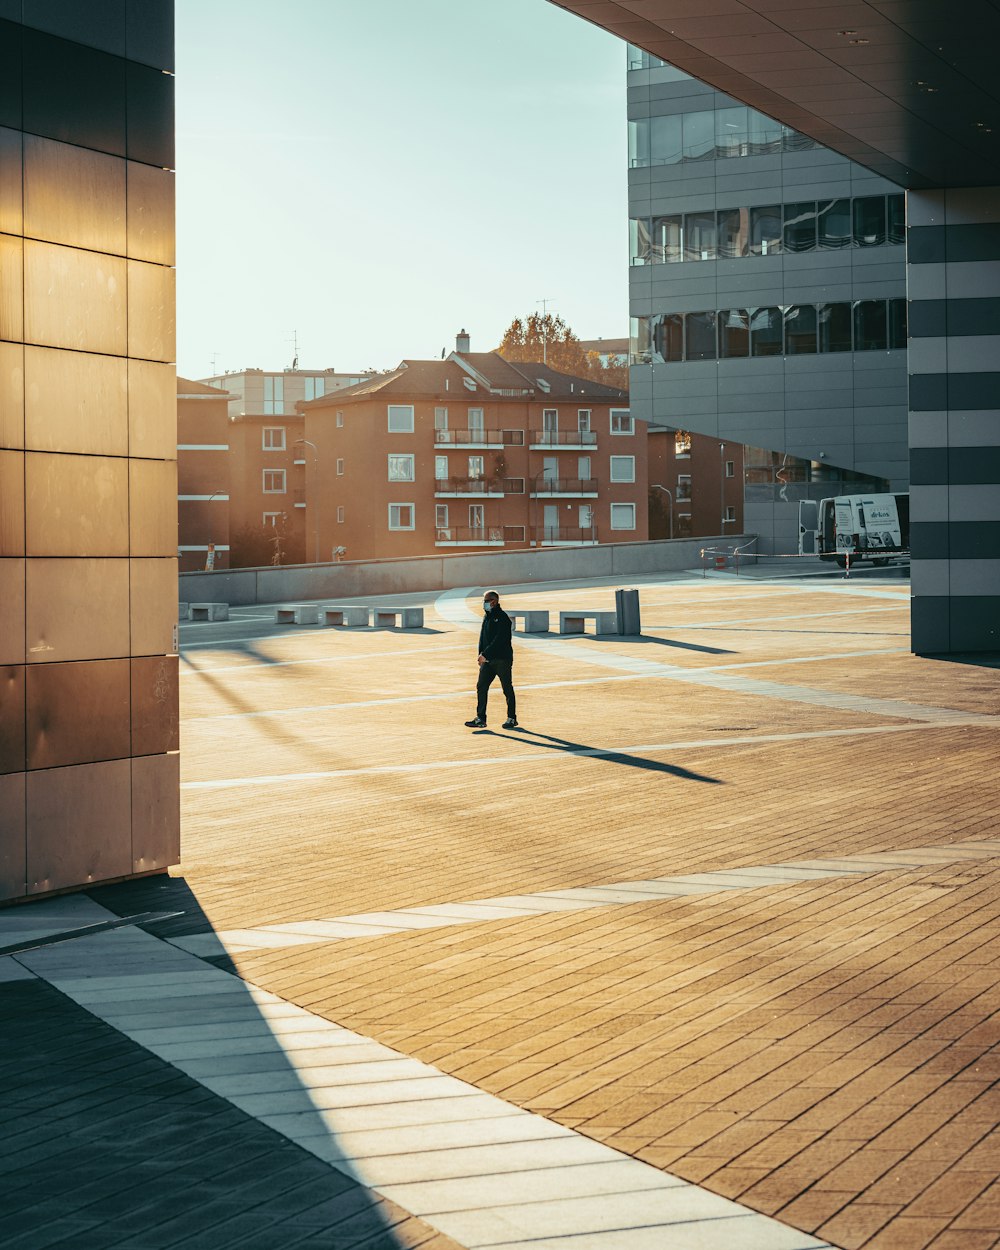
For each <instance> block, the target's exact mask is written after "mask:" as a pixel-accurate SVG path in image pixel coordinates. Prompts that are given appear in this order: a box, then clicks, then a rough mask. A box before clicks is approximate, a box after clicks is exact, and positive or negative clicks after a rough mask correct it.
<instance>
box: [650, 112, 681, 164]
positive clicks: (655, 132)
mask: <svg viewBox="0 0 1000 1250" xmlns="http://www.w3.org/2000/svg"><path fill="white" fill-rule="evenodd" d="M681 129H682V126H681V117H680V115H679V114H678V115H675V116H674V117H651V118H650V119H649V159H650V163H651V164H653V165H674V164H676V163H677V162H678V161H679V160H680V159H681Z"/></svg>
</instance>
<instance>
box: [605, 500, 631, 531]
mask: <svg viewBox="0 0 1000 1250" xmlns="http://www.w3.org/2000/svg"><path fill="white" fill-rule="evenodd" d="M611 528H612V529H613V530H634V529H635V504H634V503H613V504H612V505H611Z"/></svg>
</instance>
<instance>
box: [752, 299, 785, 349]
mask: <svg viewBox="0 0 1000 1250" xmlns="http://www.w3.org/2000/svg"><path fill="white" fill-rule="evenodd" d="M781 338H782V320H781V309H780V308H754V309H751V311H750V355H751V356H780V355H781Z"/></svg>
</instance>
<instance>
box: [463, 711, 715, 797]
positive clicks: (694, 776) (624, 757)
mask: <svg viewBox="0 0 1000 1250" xmlns="http://www.w3.org/2000/svg"><path fill="white" fill-rule="evenodd" d="M475 732H476V733H478V734H490V735H492V736H493V737H494V738H506V739H507V740H508V741H510V742H519V743H521V744H522V745H523V746H540V747H545V748H546V750H549V751H561V752H562V753H563V754H564V755H579V756H584V757H590V758H592V759H602V760H608V761H609V763H612V764H624V765H626V766H627V767H628V768H642V769H645V770H646V771H647V772H652V773H669V774H670V775H671V776H672V777H680V778H682V779H683V780H684V781H701V782H704V784H705V785H709V786H721V785H725V782H723V781H722V780H721V779H720V778H718V777H705V776H703V775H702V774H701V773H694V772H692V771H691V770H690V769H688V768H681V766H680V765H679V764H663V763H661V762H660V761H659V760H649V759H644V758H643V757H642V756H640V755H628V754H627V753H626V752H624V751H615V750H611V749H610V748H607V747H588V746H584V745H583V743H580V742H570V741H569V739H568V738H555V737H553V736H552V735H551V734H543V733H538V732H537V731H536V730H534V729H526V728H525V727H524V726H523V725H518V727H517V729H516V730H512V731H511V732H510V733H497V731H496V730H495V729H477V730H476V731H475ZM517 734H530V735H531V738H530V739H528V738H523V737H517V736H516V735H517Z"/></svg>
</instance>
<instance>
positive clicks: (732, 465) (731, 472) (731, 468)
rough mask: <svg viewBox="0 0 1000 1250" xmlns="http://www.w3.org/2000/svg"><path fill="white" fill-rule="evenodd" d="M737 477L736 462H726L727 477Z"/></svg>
mask: <svg viewBox="0 0 1000 1250" xmlns="http://www.w3.org/2000/svg"><path fill="white" fill-rule="evenodd" d="M735 476H736V461H735V460H727V461H726V477H735Z"/></svg>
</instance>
